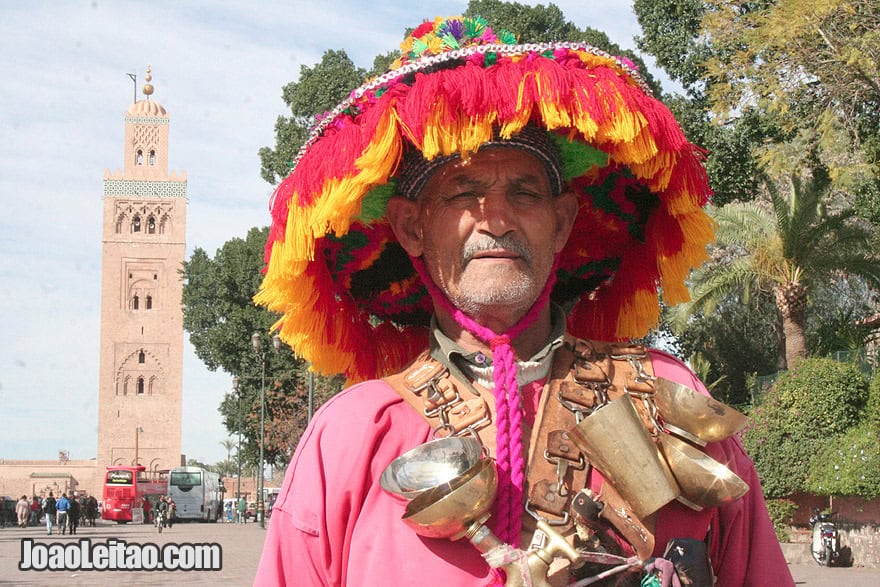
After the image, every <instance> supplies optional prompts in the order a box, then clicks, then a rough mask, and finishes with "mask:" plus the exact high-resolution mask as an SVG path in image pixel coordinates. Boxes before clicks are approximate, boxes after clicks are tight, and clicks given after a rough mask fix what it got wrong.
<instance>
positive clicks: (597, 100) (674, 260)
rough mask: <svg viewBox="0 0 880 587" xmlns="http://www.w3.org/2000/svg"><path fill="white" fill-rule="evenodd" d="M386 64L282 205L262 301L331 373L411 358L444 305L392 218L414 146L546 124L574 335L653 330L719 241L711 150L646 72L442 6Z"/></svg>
mask: <svg viewBox="0 0 880 587" xmlns="http://www.w3.org/2000/svg"><path fill="white" fill-rule="evenodd" d="M401 52H402V55H401V57H400V58H399V59H398V60H397V61H395V62H394V63H393V64H392V67H391V69H390V71H388V72H387V73H385V74H383V75H381V76H380V77H378V78H374V79H371V80H368V81H367V82H365V83H364V84H363V85H361V86H360V87H359V88H357V89H356V90H355V91H354V92H352V94H351V95H350V97H349V98H348V99H347V100H345V101H344V102H343V103H341V104H339V105H338V106H337V107H336V108H334V109H333V110H332V111H330V112H328V113H326V114H324V115H323V116H322V117H321V118H320V120H319V122H318V124H317V125H316V126H315V128H314V129H313V130H312V132H311V134H310V136H309V138H308V140H307V141H306V143H305V144H304V145H303V147H302V148H301V149H300V151H299V153H298V155H297V156H296V158H295V160H294V162H293V164H294V167H293V170H292V172H291V173H290V175H289V176H288V177H287V178H286V179H285V180H284V181H283V182H282V183H281V184H280V185H279V186H278V188H277V190H276V192H275V194H274V196H273V198H272V202H271V212H272V228H271V231H270V233H269V239H268V242H267V244H266V262H267V267H266V273H265V277H264V279H263V283H262V285H261V288H260V291H259V292H258V294H257V296H256V298H255V300H256V301H257V302H258V303H259V304H262V305H264V306H266V307H267V308H268V309H270V310H272V311H274V312H277V313H279V314H280V315H281V318H280V320H279V321H278V323H277V324H276V327H277V328H278V329H279V331H280V335H281V338H282V339H284V340H285V341H287V342H288V343H289V344H290V345H291V346H292V347H293V349H294V350H295V351H296V353H297V354H298V355H299V356H301V357H302V358H304V359H305V360H307V361H309V362H310V363H311V364H312V367H313V368H314V369H315V370H316V371H318V372H320V373H324V374H336V373H342V374H344V375H345V376H347V377H348V378H349V380H351V381H356V380H362V379H367V378H373V377H380V376H383V375H386V374H390V373H393V372H395V371H398V370H400V369H401V368H402V367H404V366H405V365H406V364H407V363H408V362H409V361H410V360H412V359H413V358H415V356H416V354H417V353H418V352H419V351H421V350H423V349H424V348H425V346H426V344H427V339H428V324H429V319H430V315H431V312H432V308H433V306H432V301H431V298H430V296H429V294H428V291H427V289H426V287H425V285H424V284H423V283H422V281H421V279H420V277H419V275H418V273H417V271H416V270H415V268H414V267H413V264H412V262H411V261H410V259H409V258H408V257H407V255H406V253H405V252H404V251H403V249H402V248H401V246H400V245H399V244H398V242H397V240H396V238H395V236H394V234H393V233H392V231H391V229H390V228H389V226H388V223H387V222H386V220H385V218H384V213H385V204H386V202H387V201H388V199H389V198H390V197H391V196H393V195H394V194H395V193H397V192H398V189H399V181H400V178H399V171H400V166H401V163H402V161H403V159H404V156H405V155H407V154H408V153H409V154H411V153H412V151H413V150H414V149H415V150H417V151H419V152H421V155H422V156H423V157H424V158H425V159H428V160H431V159H434V158H436V157H445V156H449V155H453V154H457V155H460V156H462V157H467V156H468V154H469V153H473V152H475V151H476V150H478V149H479V148H480V146H481V145H483V144H485V143H487V142H489V141H492V140H493V139H494V138H497V137H499V136H500V137H502V138H508V137H510V136H512V135H517V133H519V132H520V131H521V130H522V129H524V128H525V127H526V125H529V126H530V127H533V126H537V127H539V128H541V129H543V130H544V131H546V132H547V133H548V136H549V137H550V138H551V140H552V142H553V143H554V144H555V145H556V147H557V148H558V150H559V153H560V155H561V159H562V174H563V178H562V179H563V181H565V182H566V184H567V186H568V187H569V188H570V189H572V190H574V191H575V192H576V193H577V194H578V196H579V197H580V211H579V213H578V216H577V219H576V221H575V225H574V229H573V231H572V235H571V237H570V239H569V242H568V244H567V246H566V247H565V249H564V250H563V251H562V253H561V254H560V256H559V259H558V265H557V271H556V283H555V286H554V288H553V291H552V299H553V300H555V301H557V302H559V303H560V304H563V305H564V306H565V307H567V308H571V311H570V312H569V325H568V326H569V330H570V332H572V333H573V334H574V335H576V336H581V337H586V338H593V339H604V340H622V339H627V338H633V337H639V336H643V335H644V334H645V333H646V332H647V331H648V329H649V328H650V327H652V326H654V325H655V324H656V323H657V321H658V319H659V315H660V304H659V296H660V293H659V292H660V291H661V290H662V295H663V298H664V301H665V302H666V303H667V304H670V305H672V304H676V303H679V302H682V301H686V300H687V299H688V291H687V288H686V287H685V278H686V277H687V275H688V273H689V271H690V270H691V269H693V268H694V267H696V266H698V265H699V264H701V263H702V262H703V261H704V260H705V258H706V245H707V244H708V243H709V242H710V241H711V239H712V236H713V228H712V221H711V220H710V219H709V217H708V216H707V215H706V213H705V212H704V210H703V206H704V205H705V204H706V202H707V200H708V198H709V195H710V190H709V187H708V181H707V177H706V173H705V170H704V168H703V165H702V160H703V154H702V152H701V151H700V150H699V149H698V148H697V147H695V146H694V145H692V144H690V143H689V142H688V141H687V139H686V138H685V136H684V134H683V133H682V131H681V128H680V127H679V125H678V123H677V122H676V121H675V119H674V117H673V116H672V114H671V113H670V112H669V110H668V109H667V108H666V106H664V105H663V104H662V103H661V102H660V101H659V100H658V99H656V98H654V97H653V96H652V95H651V91H650V89H649V88H648V86H647V85H646V84H645V82H644V81H643V80H642V79H641V78H640V77H639V74H638V73H637V71H636V70H635V67H634V66H633V65H632V64H631V63H630V62H629V61H627V60H624V59H622V58H616V57H612V56H611V55H608V54H607V53H605V52H603V51H600V50H598V49H596V48H594V47H591V46H588V45H585V44H581V43H574V42H552V43H529V44H517V42H516V39H515V38H514V36H513V35H512V34H510V33H508V32H505V31H498V32H496V31H493V30H492V29H491V28H490V27H489V26H488V25H487V23H486V21H485V20H484V19H481V18H478V17H475V18H469V17H452V18H440V17H438V18H436V19H435V20H434V21H426V22H424V23H423V24H422V25H421V26H419V27H418V28H416V29H415V31H413V33H412V34H411V35H410V36H409V37H408V38H406V39H405V40H404V42H403V43H402V44H401Z"/></svg>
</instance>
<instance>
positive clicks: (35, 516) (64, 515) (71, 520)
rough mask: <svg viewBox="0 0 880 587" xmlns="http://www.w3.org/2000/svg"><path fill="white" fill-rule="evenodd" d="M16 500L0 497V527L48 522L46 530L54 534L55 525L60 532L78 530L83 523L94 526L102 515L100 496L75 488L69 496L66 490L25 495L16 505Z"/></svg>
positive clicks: (25, 526) (36, 524)
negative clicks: (79, 491)
mask: <svg viewBox="0 0 880 587" xmlns="http://www.w3.org/2000/svg"><path fill="white" fill-rule="evenodd" d="M12 503H13V500H11V499H9V498H6V497H0V505H2V507H0V512H2V513H0V527H6V526H12V525H15V526H17V527H19V528H27V527H28V526H38V525H40V524H41V523H45V524H46V533H47V534H49V535H51V534H52V530H53V528H54V529H56V530H57V532H58V533H60V534H67V533H68V532H69V533H70V534H76V531H77V528H79V526H80V524H81V523H82V524H83V525H88V526H94V525H95V521H96V520H97V518H98V513H99V509H98V500H97V499H96V498H95V497H94V496H91V495H79V494H78V492H76V491H74V492H73V493H71V495H69V496H68V494H67V493H66V492H62V493H61V495H60V496H58V497H57V498H56V497H55V493H54V492H52V491H50V492H49V493H48V495H45V496H36V495H34V496H33V497H32V498H30V499H28V496H27V495H22V496H21V497H20V498H19V499H18V500H17V501H15V502H14V505H12Z"/></svg>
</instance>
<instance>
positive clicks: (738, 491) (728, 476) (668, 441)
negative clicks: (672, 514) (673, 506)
mask: <svg viewBox="0 0 880 587" xmlns="http://www.w3.org/2000/svg"><path fill="white" fill-rule="evenodd" d="M660 447H661V450H662V451H663V455H664V456H665V457H666V462H667V463H669V467H670V468H671V469H672V474H673V475H675V479H676V481H678V485H679V487H681V493H682V495H683V497H684V498H685V500H682V501H683V503H685V504H686V505H688V506H690V507H693V505H696V506H698V508H705V507H709V508H711V507H717V506H720V505H724V504H726V503H730V502H732V501H735V500H737V499H739V498H740V497H742V496H743V495H745V494H746V492H747V491H748V490H749V486H748V484H747V483H746V482H745V481H743V480H742V479H740V478H739V476H738V475H736V474H735V473H734V472H733V471H731V470H730V469H728V468H727V467H726V466H724V465H722V464H721V463H719V462H718V461H716V460H715V459H713V458H712V457H710V456H709V455H707V454H706V453H704V452H703V451H701V450H700V449H698V448H695V447H693V446H691V445H690V444H688V443H686V442H685V441H683V440H680V439H678V438H676V437H675V436H672V435H671V434H660ZM688 502H690V503H688ZM692 504H693V505H692Z"/></svg>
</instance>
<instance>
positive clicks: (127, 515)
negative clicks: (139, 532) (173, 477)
mask: <svg viewBox="0 0 880 587" xmlns="http://www.w3.org/2000/svg"><path fill="white" fill-rule="evenodd" d="M146 470H147V468H146V467H144V466H143V465H138V466H132V467H126V466H119V467H107V475H106V477H105V478H104V491H103V494H102V495H103V499H102V501H101V517H102V518H103V519H105V520H114V521H116V522H118V523H120V524H124V523H126V522H131V519H132V510H133V509H136V508H141V507H142V505H143V503H144V496H145V495H164V494H165V493H166V492H167V491H168V479H167V478H162V477H160V476H158V475H156V476H154V477H152V478H148V477H147V474H146Z"/></svg>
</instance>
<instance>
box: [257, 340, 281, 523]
mask: <svg viewBox="0 0 880 587" xmlns="http://www.w3.org/2000/svg"><path fill="white" fill-rule="evenodd" d="M251 344H252V345H253V347H254V352H255V353H257V356H258V357H259V358H260V463H259V468H258V475H259V477H257V518H259V522H260V528H265V527H266V504H265V503H264V501H263V461H264V452H265V444H266V352H265V351H264V350H263V342H262V339H261V338H260V333H259V332H254V334H253V335H252V336H251ZM272 347H273V348H274V349H275V350H276V351H277V350H278V349H279V348H281V339H280V338H279V337H278V335H277V334H276V335H275V336H273V337H272Z"/></svg>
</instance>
